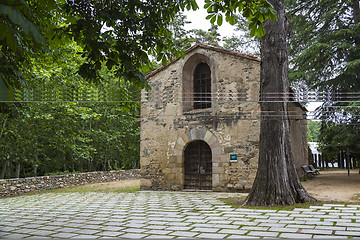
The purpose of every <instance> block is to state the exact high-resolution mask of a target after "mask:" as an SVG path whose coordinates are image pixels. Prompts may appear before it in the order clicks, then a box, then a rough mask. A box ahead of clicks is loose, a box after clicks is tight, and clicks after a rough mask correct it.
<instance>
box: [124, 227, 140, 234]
mask: <svg viewBox="0 0 360 240" xmlns="http://www.w3.org/2000/svg"><path fill="white" fill-rule="evenodd" d="M122 231H123V232H130V233H142V232H145V231H146V230H145V229H141V228H125V229H124V230H122Z"/></svg>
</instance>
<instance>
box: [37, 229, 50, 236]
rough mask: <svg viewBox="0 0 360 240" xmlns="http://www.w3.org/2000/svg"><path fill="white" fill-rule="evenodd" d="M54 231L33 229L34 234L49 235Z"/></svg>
mask: <svg viewBox="0 0 360 240" xmlns="http://www.w3.org/2000/svg"><path fill="white" fill-rule="evenodd" d="M53 233H54V231H49V230H35V231H33V233H32V235H36V236H48V235H51V234H53Z"/></svg>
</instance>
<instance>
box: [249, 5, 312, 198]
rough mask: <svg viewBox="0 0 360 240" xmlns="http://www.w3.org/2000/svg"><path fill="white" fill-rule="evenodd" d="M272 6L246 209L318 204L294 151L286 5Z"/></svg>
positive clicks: (262, 46) (264, 42)
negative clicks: (302, 177)
mask: <svg viewBox="0 0 360 240" xmlns="http://www.w3.org/2000/svg"><path fill="white" fill-rule="evenodd" d="M270 2H271V3H272V4H273V6H274V9H275V10H276V11H277V20H276V21H273V22H271V21H265V22H264V29H265V36H264V37H263V38H261V39H260V51H261V60H262V64H261V70H260V78H261V80H260V81H261V82H260V94H261V95H262V96H263V97H261V99H260V100H261V103H260V106H261V125H260V144H259V146H260V147H259V148H260V149H259V162H258V171H257V174H256V178H255V181H254V184H253V187H252V189H251V192H250V194H249V196H248V198H247V199H246V204H247V205H292V204H294V203H296V202H306V201H311V200H315V199H314V198H313V197H312V196H310V195H309V194H308V193H307V192H306V190H305V189H304V187H303V186H302V185H301V183H300V179H299V177H298V174H297V172H296V168H295V164H294V157H293V154H292V151H291V143H290V127H289V117H288V112H287V111H288V104H289V102H290V97H289V94H288V92H289V90H290V85H289V79H288V53H287V33H288V29H287V28H288V21H287V18H286V15H285V1H284V0H271V1H270ZM272 93H273V94H272ZM274 96H276V98H273V97H274ZM273 115H275V116H277V117H274V116H273ZM274 139H276V141H274Z"/></svg>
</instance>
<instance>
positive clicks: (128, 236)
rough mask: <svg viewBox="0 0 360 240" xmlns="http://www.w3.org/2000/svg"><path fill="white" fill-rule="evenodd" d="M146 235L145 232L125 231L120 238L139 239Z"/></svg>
mask: <svg viewBox="0 0 360 240" xmlns="http://www.w3.org/2000/svg"><path fill="white" fill-rule="evenodd" d="M146 236H147V235H146V234H140V233H125V234H124V235H121V238H136V239H141V238H145V237H146Z"/></svg>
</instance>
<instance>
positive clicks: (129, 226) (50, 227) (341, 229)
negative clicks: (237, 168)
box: [0, 192, 360, 239]
mask: <svg viewBox="0 0 360 240" xmlns="http://www.w3.org/2000/svg"><path fill="white" fill-rule="evenodd" d="M229 196H234V195H231V194H219V193H211V192H203V193H200V192H196V193H194V192H192V193H188V192H137V193H95V192H89V193H47V194H37V195H31V196H20V197H14V198H4V199H0V238H6V239H7V238H34V239H40V238H43V237H45V238H61V239H64V238H86V239H90V238H241V239H244V238H296V239H298V238H327V239H333V238H348V237H354V238H356V237H358V238H359V237H360V210H359V209H360V205H346V206H345V205H341V204H325V205H323V206H312V207H310V208H296V209H294V210H293V211H281V210H255V209H236V208H232V207H231V206H229V205H226V204H224V203H223V202H222V201H221V200H220V198H224V197H229Z"/></svg>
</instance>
